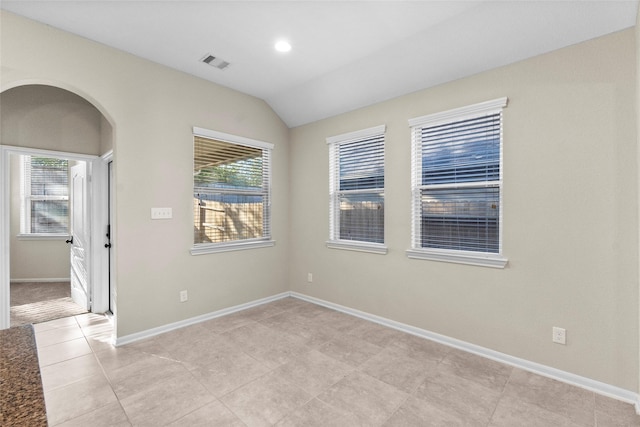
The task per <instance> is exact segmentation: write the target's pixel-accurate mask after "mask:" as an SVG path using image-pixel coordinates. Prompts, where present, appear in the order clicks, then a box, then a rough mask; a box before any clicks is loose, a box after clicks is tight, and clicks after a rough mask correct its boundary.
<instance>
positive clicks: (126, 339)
mask: <svg viewBox="0 0 640 427" xmlns="http://www.w3.org/2000/svg"><path fill="white" fill-rule="evenodd" d="M288 296H290V295H289V292H283V293H280V294H277V295H273V296H270V297H266V298H261V299H258V300H255V301H250V302H247V303H244V304H239V305H234V306H233V307H228V308H223V309H221V310H216V311H212V312H211V313H207V314H203V315H200V316H195V317H191V318H189V319H185V320H180V321H178V322H173V323H169V324H166V325H163V326H158V327H157V328H151V329H147V330H144V331H140V332H136V333H134V334H130V335H125V336H123V337H119V338H116V339H115V342H114V343H113V344H114V345H115V346H116V347H119V346H121V345H125V344H130V343H132V342H136V341H140V340H143V339H146V338H151V337H154V336H156V335H160V334H163V333H165V332H169V331H173V330H175V329H179V328H184V327H185V326H191V325H195V324H197V323H201V322H205V321H207V320H211V319H215V318H217V317H220V316H226V315H228V314H232V313H235V312H238V311H242V310H246V309H249V308H253V307H257V306H259V305H263V304H266V303H269V302H273V301H277V300H279V299H282V298H286V297H288Z"/></svg>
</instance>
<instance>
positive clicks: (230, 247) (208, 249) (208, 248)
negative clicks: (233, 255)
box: [190, 240, 276, 255]
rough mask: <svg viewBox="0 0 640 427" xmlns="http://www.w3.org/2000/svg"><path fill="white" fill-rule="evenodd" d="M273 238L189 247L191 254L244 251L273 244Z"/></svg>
mask: <svg viewBox="0 0 640 427" xmlns="http://www.w3.org/2000/svg"><path fill="white" fill-rule="evenodd" d="M275 244H276V242H275V240H246V241H243V240H238V241H232V242H228V243H226V242H225V243H202V244H198V245H194V246H193V247H192V248H191V251H190V252H191V255H204V254H214V253H218V252H230V251H244V250H246V249H256V248H268V247H271V246H275Z"/></svg>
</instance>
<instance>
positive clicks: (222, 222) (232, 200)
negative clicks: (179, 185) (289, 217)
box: [193, 135, 271, 245]
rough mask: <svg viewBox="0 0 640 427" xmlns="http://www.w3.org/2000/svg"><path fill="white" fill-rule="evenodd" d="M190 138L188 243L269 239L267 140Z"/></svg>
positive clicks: (268, 161)
mask: <svg viewBox="0 0 640 427" xmlns="http://www.w3.org/2000/svg"><path fill="white" fill-rule="evenodd" d="M262 145H263V146H261V145H250V143H247V144H240V143H236V142H230V141H224V140H218V139H213V138H209V137H205V136H199V135H195V136H194V175H193V181H194V184H193V208H194V244H195V245H199V244H200V245H202V244H205V245H206V244H224V243H229V242H237V241H252V240H266V239H270V237H271V216H270V215H271V214H270V212H271V209H270V186H271V149H270V144H266V143H264V144H262Z"/></svg>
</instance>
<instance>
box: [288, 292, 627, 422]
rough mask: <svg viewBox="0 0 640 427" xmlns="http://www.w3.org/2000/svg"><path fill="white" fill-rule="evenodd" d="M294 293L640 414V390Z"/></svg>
mask: <svg viewBox="0 0 640 427" xmlns="http://www.w3.org/2000/svg"><path fill="white" fill-rule="evenodd" d="M290 295H291V296H292V297H295V298H298V299H301V300H304V301H307V302H311V303H313V304H318V305H321V306H324V307H327V308H331V309H333V310H337V311H341V312H343V313H345V314H350V315H352V316H356V317H360V318H362V319H365V320H369V321H371V322H375V323H378V324H380V325H383V326H387V327H389V328H393V329H397V330H399V331H402V332H406V333H409V334H412V335H416V336H419V337H422V338H425V339H428V340H431V341H435V342H437V343H440V344H444V345H447V346H450V347H455V348H457V349H460V350H463V351H466V352H469V353H473V354H477V355H478V356H482V357H486V358H487V359H491V360H495V361H497V362H501V363H504V364H506V365H510V366H514V367H516V368H520V369H523V370H526V371H529V372H533V373H535V374H538V375H542V376H545V377H548V378H551V379H554V380H558V381H562V382H563V383H567V384H570V385H574V386H577V387H580V388H583V389H587V390H590V391H592V392H594V393H598V394H600V395H603V396H607V397H611V398H613V399H616V400H620V401H623V402H626V403H630V404H633V405H634V407H635V410H636V413H638V414H640V394H638V393H636V392H633V391H630V390H626V389H623V388H620V387H616V386H613V385H610V384H606V383H603V382H600V381H595V380H592V379H590V378H587V377H583V376H580V375H576V374H572V373H570V372H566V371H562V370H560V369H556V368H552V367H550V366H546V365H542V364H539V363H535V362H531V361H529V360H525V359H521V358H519V357H514V356H510V355H508V354H505V353H500V352H498V351H494V350H491V349H488V348H485V347H481V346H478V345H475V344H471V343H468V342H466V341H461V340H458V339H455V338H450V337H447V336H445V335H440V334H437V333H435V332H431V331H427V330H425V329H420V328H416V327H414V326H410V325H407V324H404V323H400V322H396V321H395V320H390V319H386V318H384V317H380V316H376V315H375V314H370V313H366V312H363V311H359V310H355V309H353V308H349V307H345V306H342V305H340V304H335V303H332V302H328V301H324V300H321V299H319V298H314V297H310V296H307V295H304V294H300V293H297V292H290Z"/></svg>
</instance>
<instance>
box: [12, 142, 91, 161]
mask: <svg viewBox="0 0 640 427" xmlns="http://www.w3.org/2000/svg"><path fill="white" fill-rule="evenodd" d="M0 148H2V149H3V150H6V151H10V152H11V154H21V155H27V156H34V155H35V156H38V157H52V158H55V159H65V160H66V159H68V160H79V161H83V160H84V161H85V162H91V161H92V160H94V159H96V158H97V156H94V155H92V154H78V153H67V152H64V151H52V150H42V149H39V148H29V147H16V146H13V145H0Z"/></svg>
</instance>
